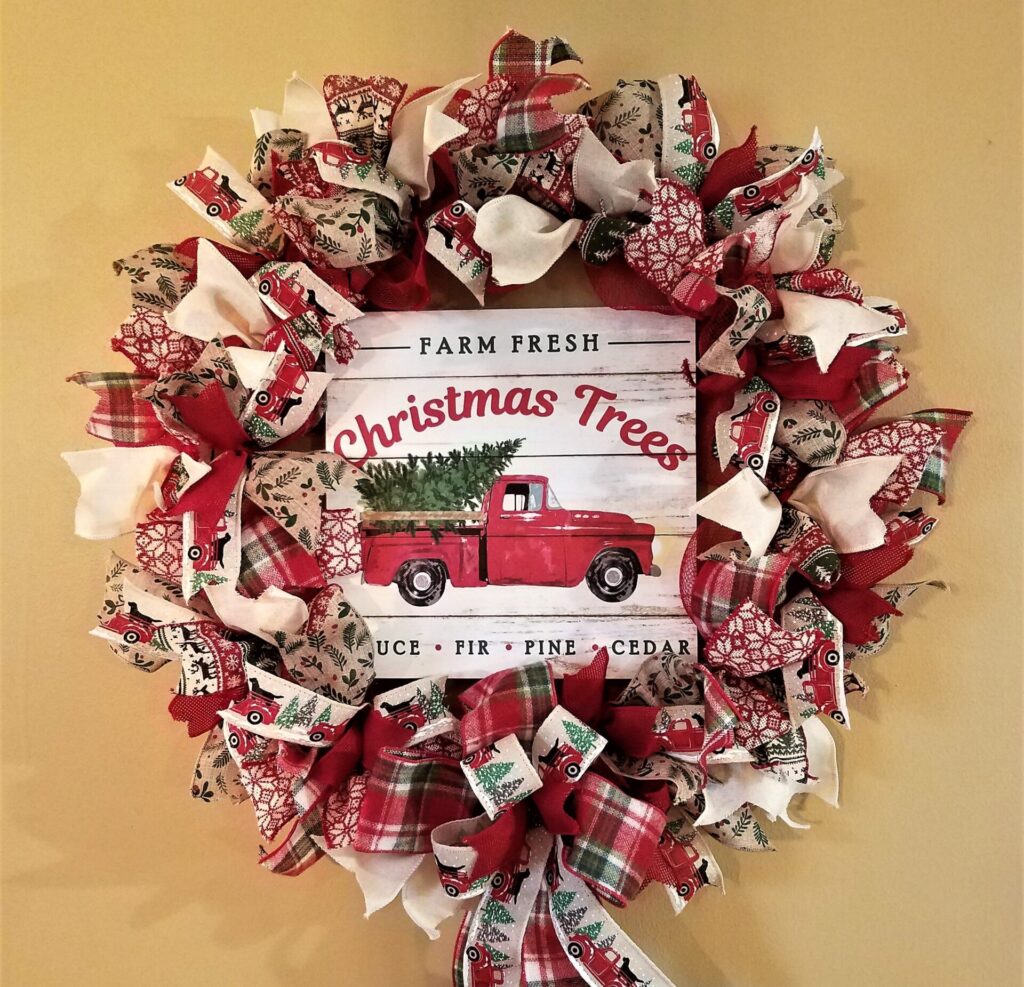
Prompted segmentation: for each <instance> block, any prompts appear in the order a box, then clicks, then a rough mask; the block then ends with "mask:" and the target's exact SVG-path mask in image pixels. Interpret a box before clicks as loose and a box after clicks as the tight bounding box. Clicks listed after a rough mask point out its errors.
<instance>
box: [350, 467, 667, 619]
mask: <svg viewBox="0 0 1024 987" xmlns="http://www.w3.org/2000/svg"><path fill="white" fill-rule="evenodd" d="M396 523H399V524H402V525H404V526H406V530H403V531H393V530H389V529H391V528H393V527H394V526H395V525H396ZM439 523H443V524H444V526H445V529H446V530H437V528H438V525H439ZM431 524H433V529H432V528H431ZM360 540H361V545H362V557H363V579H364V581H365V582H367V583H369V584H371V585H373V586H388V585H390V584H391V583H395V584H396V585H397V587H398V592H399V594H400V595H401V597H402V599H403V600H405V601H406V602H407V603H409V604H411V605H412V606H414V607H429V606H430V605H431V604H433V603H436V602H437V601H438V600H439V599H441V595H442V594H443V593H444V590H445V586H446V585H447V583H448V582H449V581H450V582H451V584H452V585H453V586H457V587H464V586H578V585H579V584H580V583H581V582H583V581H584V579H585V580H586V583H587V587H588V588H589V589H590V591H591V592H592V593H593V594H594V596H596V597H597V598H598V599H600V600H604V601H606V602H608V603H618V602H621V601H622V600H625V599H628V598H629V597H630V596H631V595H632V594H633V591H634V590H635V589H636V586H637V581H638V578H639V577H640V576H642V575H644V576H660V575H661V570H660V569H659V568H658V567H657V566H656V565H654V562H653V552H652V543H653V541H654V526H653V525H650V524H643V523H640V522H637V521H634V520H633V519H632V518H631V517H629V516H628V515H626V514H613V513H610V512H608V511H571V510H566V509H565V508H564V507H562V506H561V504H559V503H558V500H557V499H556V497H555V495H554V493H553V491H552V490H551V488H550V486H549V485H548V480H547V477H544V476H527V475H522V476H503V477H501V478H500V479H499V480H498V481H497V482H496V483H495V484H494V486H493V487H491V489H490V491H488V493H487V495H486V496H485V497H484V501H483V505H482V507H481V510H480V511H479V512H443V511H442V512H434V513H430V512H426V511H424V512H417V511H412V512H380V513H364V515H363V521H362V524H361V526H360Z"/></svg>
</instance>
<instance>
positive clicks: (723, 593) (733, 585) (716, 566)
mask: <svg viewBox="0 0 1024 987" xmlns="http://www.w3.org/2000/svg"><path fill="white" fill-rule="evenodd" d="M789 570H790V560H789V557H788V556H786V555H783V554H779V553H772V554H768V555H762V556H760V557H759V558H757V559H753V560H748V561H745V562H744V561H739V560H736V561H729V562H723V561H718V560H712V559H709V560H707V561H705V562H703V563H701V565H700V566H699V567H698V570H697V576H696V579H695V580H694V588H693V594H692V596H691V606H692V607H693V613H692V614H691V616H694V619H695V621H696V623H697V629H698V630H699V631H700V632H701V633H702V634H703V635H704V636H705V637H708V636H710V635H711V633H712V632H713V630H714V628H716V627H717V626H718V625H719V624H721V623H722V622H723V621H725V620H726V619H727V618H728V617H729V614H731V613H732V612H733V611H734V610H735V609H736V608H737V607H738V606H739V605H740V604H741V603H744V602H745V601H747V600H750V601H752V602H753V603H754V604H756V605H757V606H758V607H760V608H761V609H762V610H763V611H764V612H765V613H774V612H775V608H776V607H777V606H778V605H779V604H780V603H781V602H782V597H783V594H784V592H785V588H786V579H787V577H788V576H789Z"/></svg>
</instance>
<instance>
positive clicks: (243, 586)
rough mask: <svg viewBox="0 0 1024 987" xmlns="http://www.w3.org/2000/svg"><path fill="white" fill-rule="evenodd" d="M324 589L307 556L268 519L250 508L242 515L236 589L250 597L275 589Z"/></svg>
mask: <svg viewBox="0 0 1024 987" xmlns="http://www.w3.org/2000/svg"><path fill="white" fill-rule="evenodd" d="M324 585H326V584H325V582H324V578H323V575H322V574H321V572H320V569H319V567H318V566H317V564H316V559H315V558H313V556H312V555H310V553H309V552H307V551H306V549H304V548H303V547H302V546H301V545H300V544H299V543H298V542H297V541H296V540H295V539H294V538H292V536H291V535H290V534H288V532H287V531H285V529H284V528H283V527H282V526H281V525H280V524H278V522H277V521H275V520H274V519H273V518H272V517H270V516H269V515H268V514H265V513H264V512H263V511H262V510H260V509H259V508H258V507H257V506H255V505H254V504H250V503H246V504H245V507H244V508H243V512H242V564H241V569H240V570H239V573H238V587H239V589H240V590H241V591H242V592H244V593H246V594H248V595H249V596H251V597H257V596H259V595H260V594H261V593H263V592H265V591H266V590H268V589H270V587H271V586H277V587H278V588H280V589H283V590H289V589H309V588H318V587H321V586H324Z"/></svg>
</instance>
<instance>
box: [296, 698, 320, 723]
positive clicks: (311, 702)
mask: <svg viewBox="0 0 1024 987" xmlns="http://www.w3.org/2000/svg"><path fill="white" fill-rule="evenodd" d="M319 704H320V699H319V697H318V696H310V697H309V699H307V700H306V701H305V702H304V703H303V704H302V708H301V709H300V710H299V712H298V713H297V714H296V716H295V726H298V727H308V726H311V725H312V724H313V715H314V714H315V713H316V708H317V706H318V705H319Z"/></svg>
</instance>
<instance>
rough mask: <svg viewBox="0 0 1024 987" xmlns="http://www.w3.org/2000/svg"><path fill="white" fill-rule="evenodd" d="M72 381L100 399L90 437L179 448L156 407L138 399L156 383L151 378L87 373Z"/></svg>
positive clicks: (91, 419) (90, 423) (119, 443)
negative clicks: (158, 414) (141, 392)
mask: <svg viewBox="0 0 1024 987" xmlns="http://www.w3.org/2000/svg"><path fill="white" fill-rule="evenodd" d="M68 381H69V382H71V383H73V384H81V385H82V386H83V387H87V388H88V389H89V390H90V391H92V392H93V393H94V394H95V395H96V397H97V402H96V407H95V408H94V409H93V413H92V414H91V415H90V416H89V421H88V422H87V423H86V426H85V430H86V431H87V432H88V433H89V434H90V435H95V436H96V438H98V439H103V440H105V441H106V442H112V443H113V444H114V445H115V446H151V445H173V446H177V445H178V442H176V441H175V439H174V438H173V437H172V436H170V435H168V434H167V433H166V432H165V431H164V428H163V425H162V424H161V423H160V421H159V419H158V418H157V416H156V413H155V411H154V410H153V406H152V405H151V404H149V403H148V402H146V401H143V400H142V399H140V398H138V397H136V394H137V393H138V392H139V391H141V390H142V389H143V388H144V387H147V386H148V385H149V384H152V383H153V380H152V378H151V377H144V376H142V375H141V374H126V373H98V374H91V373H86V372H84V371H83V372H81V373H77V374H72V375H71V376H70V377H68Z"/></svg>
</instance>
